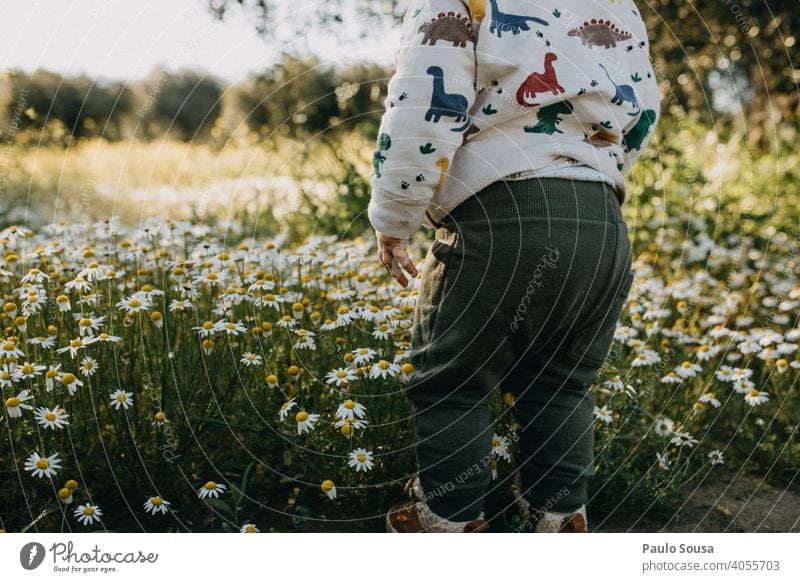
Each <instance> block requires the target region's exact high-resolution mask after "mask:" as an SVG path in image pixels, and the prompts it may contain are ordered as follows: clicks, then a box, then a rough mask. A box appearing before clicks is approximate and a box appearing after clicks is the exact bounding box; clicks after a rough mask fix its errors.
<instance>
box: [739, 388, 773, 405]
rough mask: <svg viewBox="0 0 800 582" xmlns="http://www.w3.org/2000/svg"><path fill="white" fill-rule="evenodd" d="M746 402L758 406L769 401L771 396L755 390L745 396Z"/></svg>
mask: <svg viewBox="0 0 800 582" xmlns="http://www.w3.org/2000/svg"><path fill="white" fill-rule="evenodd" d="M744 400H745V402H747V403H748V404H749V405H750V406H758V405H759V404H764V403H765V402H766V401H767V400H769V394H768V393H767V392H760V391H759V390H758V389H756V388H753V389H752V390H750V392H748V393H747V395H745V397H744Z"/></svg>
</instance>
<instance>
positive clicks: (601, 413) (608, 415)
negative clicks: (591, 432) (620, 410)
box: [594, 406, 613, 424]
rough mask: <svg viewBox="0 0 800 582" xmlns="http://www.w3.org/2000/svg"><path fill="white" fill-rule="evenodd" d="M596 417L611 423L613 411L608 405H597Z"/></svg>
mask: <svg viewBox="0 0 800 582" xmlns="http://www.w3.org/2000/svg"><path fill="white" fill-rule="evenodd" d="M594 417H595V418H596V419H597V420H599V421H601V422H603V423H605V424H611V421H612V420H613V417H612V412H611V411H610V410H609V409H608V407H607V406H603V407H602V408H598V407H597V406H595V407H594Z"/></svg>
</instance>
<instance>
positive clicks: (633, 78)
mask: <svg viewBox="0 0 800 582" xmlns="http://www.w3.org/2000/svg"><path fill="white" fill-rule="evenodd" d="M641 80H642V78H641V77H640V76H639V73H634V74H633V75H631V81H633V82H634V83H638V82H639V81H641Z"/></svg>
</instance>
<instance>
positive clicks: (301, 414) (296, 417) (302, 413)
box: [294, 412, 308, 422]
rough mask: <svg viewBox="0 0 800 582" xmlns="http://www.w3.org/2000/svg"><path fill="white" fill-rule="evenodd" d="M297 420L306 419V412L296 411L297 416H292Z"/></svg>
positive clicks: (302, 420)
mask: <svg viewBox="0 0 800 582" xmlns="http://www.w3.org/2000/svg"><path fill="white" fill-rule="evenodd" d="M294 418H295V420H297V422H305V421H306V420H308V413H307V412H298V413H297V416H295V417H294Z"/></svg>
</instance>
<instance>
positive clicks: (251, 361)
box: [239, 352, 263, 366]
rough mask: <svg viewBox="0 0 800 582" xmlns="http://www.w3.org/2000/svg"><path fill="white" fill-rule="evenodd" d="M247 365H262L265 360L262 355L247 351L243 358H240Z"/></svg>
mask: <svg viewBox="0 0 800 582" xmlns="http://www.w3.org/2000/svg"><path fill="white" fill-rule="evenodd" d="M239 361H240V362H241V363H242V364H244V365H245V366H260V365H261V363H262V362H263V360H262V359H261V356H259V355H257V354H254V353H252V352H245V353H243V354H242V359H241V360H239Z"/></svg>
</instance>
